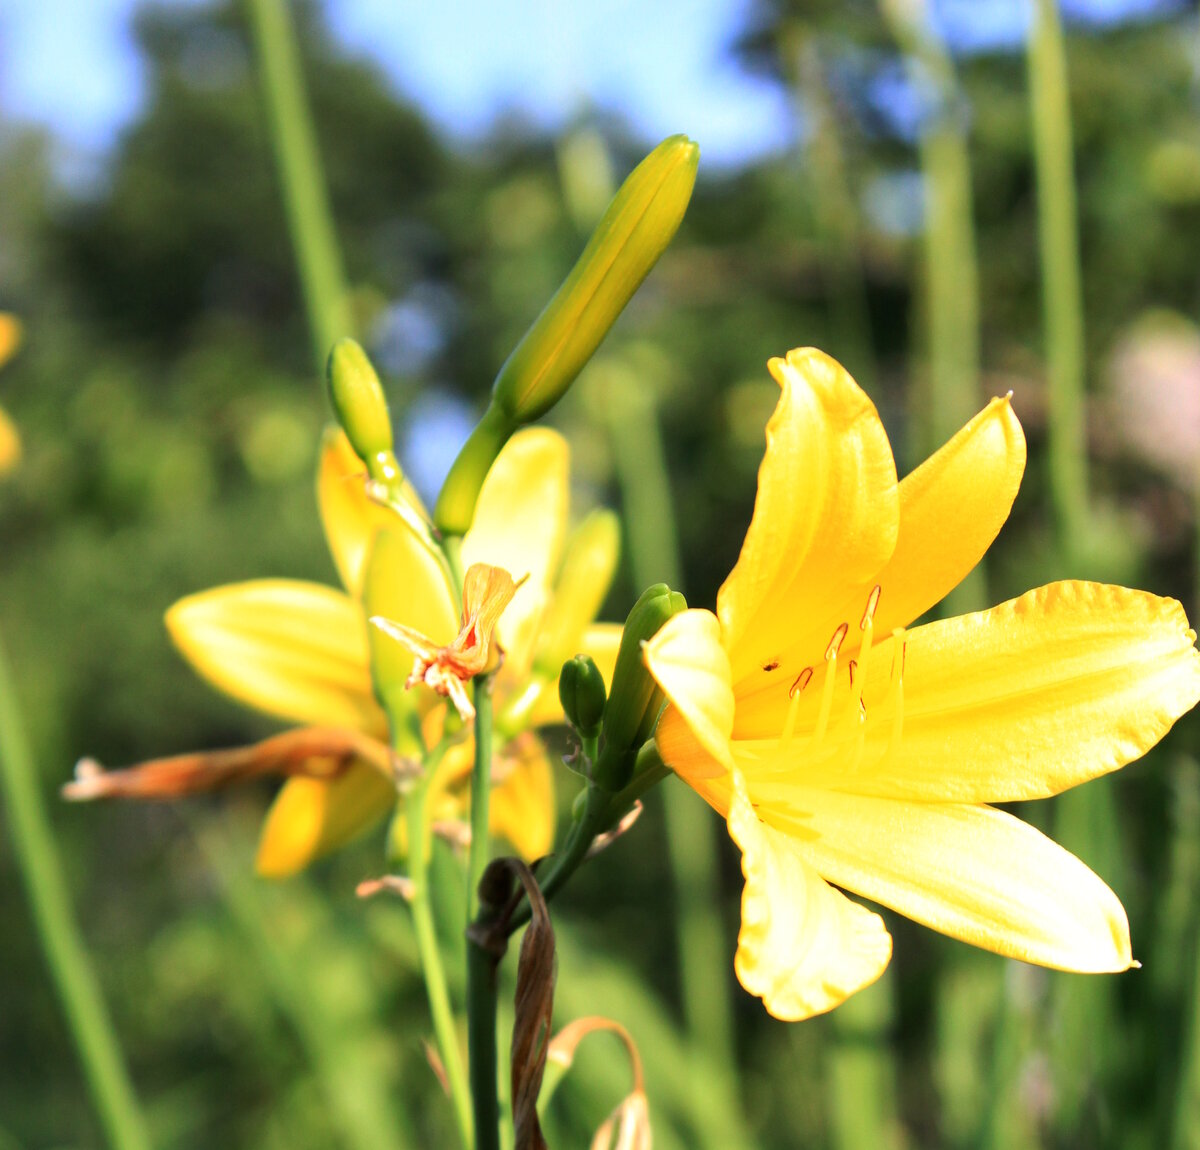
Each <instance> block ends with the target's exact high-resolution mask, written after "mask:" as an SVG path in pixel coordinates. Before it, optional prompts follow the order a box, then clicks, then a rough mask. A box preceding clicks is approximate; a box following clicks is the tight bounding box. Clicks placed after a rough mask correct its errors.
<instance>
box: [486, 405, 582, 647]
mask: <svg viewBox="0 0 1200 1150" xmlns="http://www.w3.org/2000/svg"><path fill="white" fill-rule="evenodd" d="M568 462H569V451H568V449H567V441H566V440H565V439H563V437H562V436H561V435H559V434H558V432H556V431H551V430H550V429H549V428H547V427H531V428H526V429H525V430H524V431H519V432H517V434H516V435H514V436H513V437H512V438H511V439H510V440H509V441H508V443H506V444H505V446H504V450H503V451H501V452H500V454H499V456H498V457H497V459H496V462H495V463H493V464H492V469H491V471H489V472H488V475H487V479H486V480H485V481H484V484H483V489H482V490H481V491H480V493H479V502H478V503H477V504H476V507H475V522H474V524H473V525H472V527H471V530H470V531H468V532H467V534H466V537H465V538H464V539H463V565H464V566H465V567H469V566H470V565H471V564H472V563H489V564H491V565H492V566H493V567H503V568H504V569H505V570H506V571H510V572H512V575H513V578H515V579H520V578H521V577H522V576H523V575H528V576H529V579H528V580H527V581H526V582H525V583H524V584H523V585H522V587H521V589H520V590H519V591H518V592H517V595H516V598H514V599H513V601H512V602H511V603H510V604H509V606H508V608H507V610H506V611H505V612H504V615H503V616H502V618H501V619H500V625H499V628H498V632H499V636H500V643H501V645H502V646H503V647H504V649H505V651H506V652H507V657H508V659H509V660H510V661H511V662H512V664H513V667H514V669H516V670H518V671H524V669H526V668H527V667H528V666H529V663H530V661H531V660H532V658H533V649H532V648H533V642H534V639H535V637H536V634H537V627H538V621H539V620H540V618H541V614H542V611H543V610H544V609H545V606H546V602H547V599H548V596H549V594H550V586H551V581H552V579H553V577H554V574H555V572H556V570H557V568H558V560H559V554H560V552H561V550H562V543H563V536H564V534H565V532H566V526H567V498H568V490H567V469H568Z"/></svg>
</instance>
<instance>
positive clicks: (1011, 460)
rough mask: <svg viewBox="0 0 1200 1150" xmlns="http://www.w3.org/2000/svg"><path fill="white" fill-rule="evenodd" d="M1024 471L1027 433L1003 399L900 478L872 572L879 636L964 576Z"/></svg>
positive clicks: (998, 525)
mask: <svg viewBox="0 0 1200 1150" xmlns="http://www.w3.org/2000/svg"><path fill="white" fill-rule="evenodd" d="M1024 472H1025V435H1024V433H1023V432H1022V431H1021V425H1020V423H1019V422H1017V417H1016V415H1014V414H1013V410H1012V404H1011V403H1009V401H1008V399H1007V398H1004V399H994V400H992V402H991V403H990V404H988V406H987V407H986V408H984V409H983V411H981V412H980V413H979V414H978V415H977V416H975V418H974V419H972V420H971V422H970V423H968V424H967V425H966V427H964V428H963V429H962V430H961V431H960V432H959V433H958V434H957V435H956V436H954V438H953V439H951V440H950V442H949V443H947V444H946V445H945V446H944V447H942V448H941V450H940V451H938V452H936V453H935V454H934V455H931V456H930V457H929V458H928V459H927V460H925V462H924V463H922V464H921V466H920V467H918V468H917V469H916V470H915V471H913V472H912V473H911V474H909V475H906V476H905V477H904V479H902V480H901V481H900V535H899V538H898V539H897V541H896V550H895V551H894V552H893V553H892V557H891V559H890V560H889V561H888V564H887V566H886V567H884V569H883V570H882V571H881V572H880V573H879V575H878V580H877V581H878V583H879V585H880V587H881V589H882V594H881V595H880V598H879V609H878V611H877V612H876V615H875V628H876V633H877V634H880V635H887V634H889V633H890V632H891V630H892V628H893V627H907V626H908V625H909V624H910V623H911V622H912V621H913V620H914V619H916V618H918V617H919V616H921V615H923V614H925V612H926V611H928V610H929V609H930V608H931V607H933V606H935V605H936V604H937V603H939V602H941V600H942V599H943V598H945V596H946V595H947V594H949V592H950V591H952V590H953V589H954V588H955V587H956V586H958V584H959V583H961V582H962V580H963V579H964V578H965V577H966V576H967V575H968V574H969V573H970V571H971V570H972V568H974V567H975V565H976V564H977V563H978V562H979V560H980V559H982V558H983V555H984V552H985V551H987V549H988V548H989V547H990V546H991V545H992V541H993V540H994V539H995V538H996V535H997V534H998V533H999V531H1000V528H1001V527H1003V526H1004V522H1005V520H1006V519H1007V518H1008V513H1009V511H1010V510H1011V509H1012V504H1013V500H1014V499H1015V498H1016V497H1017V489H1018V488H1019V487H1020V485H1021V476H1022V475H1023V474H1024ZM860 598H861V596H860Z"/></svg>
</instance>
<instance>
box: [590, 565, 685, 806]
mask: <svg viewBox="0 0 1200 1150" xmlns="http://www.w3.org/2000/svg"><path fill="white" fill-rule="evenodd" d="M686 608H687V601H686V600H685V599H684V597H683V596H682V595H681V594H680V593H679V592H678V591H672V590H671V589H670V588H669V587H668V586H667V585H666V584H665V583H656V584H654V586H653V587H648V588H646V590H645V591H643V592H642V595H641V598H639V599H638V601H637V602H636V603H635V604H634V605H633V610H632V611H630V612H629V617H628V618H627V619H626V620H625V630H624V631H623V632H622V635H621V647H620V650H619V651H618V652H617V664H616V668H615V669H614V670H613V680H612V691H611V692H610V693H609V696H608V706H607V707H606V708H605V710H604V724H603V728H602V731H601V740H602V745H601V750H600V756H599V758H598V759H597V761H596V764H595V767H594V768H593V771H592V777H593V779H594V780H595V782H596V783H597V784H598V785H599V786H601V787H603V788H604V789H605V790H607V791H619V790H620V789H621V788H622V787H624V786H625V784H626V783H628V782H629V778H630V775H631V774H632V772H633V763H634V760H635V759H636V758H637V753H638V751H639V750H640V749H641V746H642V744H643V743H644V742H646V740H647V739H649V738H650V736H651V735H652V734H653V733H654V725H655V723H657V722H658V714H659V712H660V711H661V710H662V705H663V693H662V690H661V689H660V688H659V686H658V684H657V683H656V682H655V681H654V679H653V677H652V676H651V674H650V672H649V671H648V670H647V669H646V666H645V664H644V663H643V661H642V644H643V643H645V642H647V641H648V640H650V639H652V638H653V637H654V636H655V635H656V634H657V633H658V630H659V628H660V627H662V625H663V624H664V623H666V621H667V620H668V619H670V618H671V616H672V615H677V614H679V612H680V611H683V610H685V609H686Z"/></svg>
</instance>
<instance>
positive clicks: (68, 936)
mask: <svg viewBox="0 0 1200 1150" xmlns="http://www.w3.org/2000/svg"><path fill="white" fill-rule="evenodd" d="M0 790H2V791H3V794H4V804H5V806H6V808H7V810H8V822H9V829H10V833H11V834H12V844H13V853H14V855H15V857H16V860H17V865H18V866H19V867H20V870H21V877H22V879H23V880H24V882H25V893H26V895H27V896H28V898H29V905H30V908H31V910H32V912H33V919H34V924H35V926H36V927H37V932H38V937H39V939H40V940H41V944H42V953H43V955H44V957H45V959H46V965H47V966H48V967H49V969H50V976H51V978H52V979H53V980H54V983H55V988H56V989H57V991H58V996H59V999H60V1000H61V1002H62V1007H63V1013H64V1014H65V1016H66V1020H67V1025H68V1027H69V1028H70V1030H71V1036H72V1038H73V1039H74V1040H75V1046H76V1049H77V1050H78V1052H79V1060H80V1062H81V1063H82V1065H83V1073H84V1077H85V1078H86V1079H87V1084H88V1089H89V1090H90V1091H91V1095H92V1101H93V1103H94V1104H95V1106H96V1110H97V1111H98V1113H99V1116H100V1122H101V1125H102V1126H103V1127H104V1133H105V1136H106V1138H107V1139H108V1142H109V1144H110V1145H111V1146H113V1147H114V1150H149V1146H150V1139H149V1137H148V1136H147V1133H146V1125H145V1120H144V1118H143V1117H142V1113H141V1110H140V1109H139V1107H138V1102H137V1098H136V1097H135V1095H134V1092H133V1087H132V1085H131V1084H130V1081H129V1075H128V1072H127V1070H126V1068H125V1062H124V1059H123V1057H122V1055H121V1048H120V1045H119V1044H118V1042H117V1038H116V1034H115V1033H114V1031H113V1027H112V1021H111V1020H110V1018H109V1016H108V1011H107V1009H106V1008H105V1005H104V1000H103V998H102V997H101V994H100V988H99V985H98V983H97V981H96V975H95V972H94V971H93V970H92V966H91V963H90V962H89V961H88V955H87V950H86V948H85V947H84V944H83V941H82V939H81V938H80V935H79V929H78V927H77V926H76V924H75V920H74V918H73V915H72V911H71V901H70V897H69V896H68V894H67V884H66V880H65V879H64V878H63V871H62V864H61V862H60V861H59V857H58V854H57V852H56V851H55V848H54V837H53V832H52V831H51V829H50V824H49V820H48V819H47V817H46V812H45V808H44V807H43V805H42V800H41V796H40V795H39V793H38V785H37V776H36V773H35V770H34V765H33V755H32V753H31V751H30V748H29V743H28V740H27V738H26V735H25V731H24V725H23V723H22V719H21V708H20V706H19V704H18V703H17V699H16V695H15V692H14V691H13V682H12V675H11V673H10V671H9V667H8V659H7V656H6V655H5V653H4V649H3V646H0Z"/></svg>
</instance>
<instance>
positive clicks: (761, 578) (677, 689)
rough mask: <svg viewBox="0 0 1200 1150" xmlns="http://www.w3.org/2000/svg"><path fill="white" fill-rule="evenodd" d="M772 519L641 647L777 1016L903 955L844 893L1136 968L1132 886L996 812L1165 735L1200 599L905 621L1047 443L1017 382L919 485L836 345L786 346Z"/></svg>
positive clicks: (988, 532) (972, 939)
mask: <svg viewBox="0 0 1200 1150" xmlns="http://www.w3.org/2000/svg"><path fill="white" fill-rule="evenodd" d="M770 369H771V372H772V374H773V375H774V377H775V379H776V380H777V381H778V383H779V385H780V387H781V389H782V394H781V396H780V399H779V404H778V406H777V408H776V410H775V414H774V416H773V417H772V419H771V421H770V423H769V424H768V426H767V447H766V455H765V457H764V459H763V463H762V467H761V468H760V470H759V480H758V497H757V501H756V504H755V508H754V516H753V519H752V521H751V524H750V528H749V531H748V532H747V535H746V540H745V543H744V545H743V547H742V551H741V555H740V557H739V559H738V562H737V564H736V566H735V567H734V569H733V571H732V573H731V574H730V575H729V577H728V579H726V581H725V583H724V585H723V586H722V588H721V590H720V593H719V595H718V597H717V610H716V614H713V613H711V612H708V611H701V610H690V611H687V612H684V613H682V614H680V615H677V616H676V617H675V618H673V619H671V620H670V622H668V623H667V625H666V626H665V627H664V628H663V629H662V631H660V632H659V634H658V635H657V636H656V637H655V638H654V639H653V640H652V641H651V642H650V643H649V644H647V647H646V649H645V657H646V662H647V665H648V666H649V668H650V670H651V672H652V673H653V674H654V676H655V678H656V679H657V680H658V682H659V683H660V685H661V686H662V688H663V691H664V692H665V694H666V696H667V698H668V700H669V706H668V708H667V710H666V712H665V713H664V716H663V718H662V721H661V722H660V724H659V728H658V732H657V740H658V744H659V747H660V750H661V752H662V754H663V757H664V759H665V760H666V762H667V763H668V764H669V765H670V766H671V767H673V768H674V770H675V771H676V772H677V773H678V774H679V776H680V777H681V778H683V779H684V780H685V781H686V782H688V783H689V784H690V785H691V786H692V787H694V788H695V789H696V790H697V791H698V792H699V793H700V794H701V795H702V796H703V797H704V798H705V799H706V800H707V801H708V802H709V803H710V804H711V805H712V806H713V807H714V808H715V809H716V810H717V811H718V812H720V813H721V814H722V815H724V816H725V818H726V819H727V822H728V827H729V832H730V834H731V835H732V837H733V838H734V840H735V841H736V842H737V844H738V846H739V847H740V848H741V851H742V868H743V872H744V875H745V883H746V885H745V890H744V894H743V898H742V928H741V933H740V936H739V939H738V952H737V957H736V963H735V965H736V970H737V974H738V977H739V979H740V980H741V982H742V985H743V986H744V987H745V988H746V989H747V990H748V991H750V992H751V993H753V994H756V995H758V996H760V997H761V998H762V999H763V1001H764V1003H765V1004H766V1007H767V1009H768V1010H769V1011H770V1012H771V1013H772V1014H774V1015H776V1016H777V1017H779V1018H784V1019H800V1018H805V1017H808V1016H810V1015H814V1014H819V1013H821V1012H822V1011H826V1010H829V1009H831V1008H832V1007H834V1006H836V1005H837V1004H838V1003H839V1002H841V1001H843V1000H844V999H845V998H846V997H847V996H849V995H850V994H852V993H854V992H855V991H856V990H859V989H861V988H862V987H864V986H866V985H868V984H869V983H871V982H872V981H873V980H874V979H876V978H877V977H878V976H879V975H880V973H881V972H882V971H883V969H884V967H885V966H886V965H887V963H888V961H889V958H890V956H891V938H890V936H889V934H888V932H887V930H886V929H885V927H884V925H883V922H882V920H881V919H880V918H879V916H878V915H876V914H874V913H873V912H871V911H869V910H867V909H866V908H865V907H862V906H860V905H858V904H857V903H855V902H853V901H851V900H850V899H849V898H847V897H846V896H845V895H843V894H842V893H840V891H839V890H837V889H835V887H841V888H844V889H845V890H848V891H851V892H853V893H856V894H859V895H861V896H863V897H865V898H868V899H871V900H872V901H874V902H877V903H880V904H882V905H883V906H886V907H890V908H891V909H893V910H895V911H898V912H899V913H901V914H903V915H906V916H907V917H909V918H912V919H915V920H916V921H917V922H921V923H924V924H925V925H927V926H930V927H932V928H933V929H935V930H939V931H941V932H943V933H945V934H949V935H952V936H953V937H955V938H959V939H963V940H964V941H966V942H969V943H972V944H974V945H976V946H981V947H985V948H987V949H989V950H993V951H996V952H997V953H999V954H1004V955H1009V956H1011V957H1014V958H1019V959H1023V960H1025V961H1027V962H1033V963H1038V964H1041V965H1044V966H1050V967H1056V968H1059V969H1063V970H1074V971H1094V972H1099V971H1120V970H1125V969H1126V968H1128V967H1129V966H1131V965H1132V964H1133V958H1132V954H1131V951H1130V942H1129V928H1128V923H1127V921H1126V917H1125V912H1124V910H1123V908H1122V906H1121V904H1120V902H1119V900H1118V899H1117V897H1116V895H1114V894H1113V892H1112V891H1111V890H1109V888H1108V887H1107V886H1106V885H1105V884H1104V883H1103V882H1102V881H1101V880H1100V879H1099V878H1098V877H1097V876H1096V875H1095V874H1093V873H1092V872H1091V871H1090V870H1089V869H1088V868H1087V867H1086V866H1084V864H1083V863H1081V862H1080V861H1079V860H1078V859H1076V858H1075V857H1074V856H1073V855H1071V854H1069V853H1068V852H1066V851H1065V850H1063V849H1062V848H1061V847H1059V846H1057V845H1056V844H1055V843H1053V842H1052V841H1051V840H1050V839H1048V838H1046V837H1045V836H1044V835H1042V834H1041V833H1040V832H1038V831H1036V830H1034V828H1033V827H1031V826H1029V825H1028V824H1026V823H1023V822H1021V821H1020V820H1018V819H1016V818H1014V817H1013V816H1012V815H1010V814H1007V813H1006V812H1004V811H1001V810H998V809H996V808H995V807H993V806H990V805H988V804H990V803H998V802H1011V801H1013V800H1019V799H1034V798H1042V797H1046V796H1049V795H1054V794H1057V793H1059V792H1060V791H1063V790H1066V789H1067V788H1068V787H1072V786H1075V785H1076V784H1078V783H1082V782H1084V781H1086V780H1087V779H1090V778H1094V777H1096V776H1098V775H1102V774H1105V773H1107V772H1109V771H1112V770H1116V769H1117V768H1118V767H1120V766H1122V765H1124V764H1125V763H1127V762H1130V761H1131V760H1133V759H1135V758H1137V757H1138V756H1140V755H1142V754H1143V753H1145V752H1146V751H1147V750H1148V749H1149V748H1150V747H1152V746H1153V745H1154V744H1155V743H1156V742H1158V740H1159V739H1161V738H1162V736H1163V735H1164V734H1165V733H1166V732H1167V730H1168V729H1169V728H1170V727H1171V725H1172V723H1173V722H1174V721H1175V720H1176V719H1177V718H1178V717H1179V716H1180V715H1182V714H1183V713H1184V712H1186V711H1187V710H1188V709H1190V708H1191V707H1192V706H1194V705H1195V703H1196V702H1197V700H1198V699H1200V653H1198V652H1197V650H1196V648H1195V646H1194V642H1195V638H1196V636H1195V633H1194V632H1193V631H1192V630H1191V629H1190V628H1189V626H1188V621H1187V618H1186V617H1185V615H1184V613H1183V609H1182V608H1181V607H1180V605H1179V604H1178V603H1176V602H1174V601H1173V600H1169V599H1160V598H1158V597H1156V596H1154V595H1149V594H1147V593H1145V592H1142V591H1132V590H1128V589H1127V588H1124V587H1110V586H1103V585H1099V584H1095V583H1085V582H1064V583H1055V584H1051V585H1050V586H1047V587H1040V588H1038V589H1037V590H1034V591H1030V592H1028V593H1027V594H1025V595H1022V596H1021V597H1020V598H1018V599H1014V600H1012V601H1010V602H1008V603H1003V604H1001V605H1000V606H998V607H994V608H992V609H991V610H989V611H981V612H977V613H975V614H971V615H964V616H960V617H958V618H952V619H944V620H940V621H937V622H933V623H928V624H926V625H923V626H919V627H914V628H912V629H911V630H910V629H908V628H909V626H910V624H911V623H912V622H913V620H914V619H916V618H917V617H919V616H920V615H922V614H923V613H924V612H926V611H927V610H929V608H931V607H933V606H934V605H935V604H936V603H937V602H938V601H939V600H940V599H941V598H942V597H943V596H944V595H945V594H946V593H947V592H948V591H949V590H950V589H951V588H953V587H954V586H955V585H956V584H957V583H958V582H959V581H960V580H961V579H962V578H963V577H964V576H965V575H966V574H967V573H968V572H969V571H970V570H971V569H972V568H973V567H974V566H975V564H976V563H977V562H978V561H979V560H980V558H981V557H982V556H983V554H984V552H985V551H986V550H987V548H988V546H989V545H990V544H991V542H992V540H993V539H994V538H995V536H996V534H997V532H998V531H999V529H1000V527H1001V526H1002V524H1003V523H1004V521H1005V520H1006V519H1007V517H1008V513H1009V510H1010V508H1011V506H1012V502H1013V499H1014V498H1015V496H1016V492H1017V487H1018V485H1019V483H1020V480H1021V475H1022V472H1023V471H1024V466H1025V442H1024V437H1023V435H1022V432H1021V427H1020V424H1019V423H1018V422H1017V419H1016V416H1015V415H1014V414H1013V412H1012V409H1011V407H1010V405H1009V402H1008V400H1007V399H998V400H993V401H992V403H991V404H989V405H988V407H986V408H985V409H984V410H983V411H982V412H980V414H979V415H977V416H976V417H975V418H974V419H973V420H971V422H970V423H968V424H967V426H966V427H964V428H963V429H962V430H961V431H960V432H959V433H958V434H957V435H956V436H955V437H954V438H953V439H951V440H950V442H949V443H947V444H946V445H945V446H944V447H943V448H942V449H941V450H940V451H938V452H937V453H936V454H935V455H933V456H932V457H931V458H930V459H928V460H927V461H926V462H925V463H924V464H922V465H921V466H920V467H919V468H917V470H916V471H914V472H913V473H912V474H911V475H909V476H908V477H907V478H905V479H904V480H903V482H900V483H897V480H896V470H895V464H894V462H893V459H892V453H891V448H890V446H889V444H888V440H887V436H886V434H885V433H884V429H883V425H882V424H881V423H880V420H879V417H878V415H877V413H876V411H875V408H874V406H873V405H872V403H871V401H870V400H869V399H868V398H867V396H866V395H865V394H864V393H863V392H862V391H861V390H860V389H859V387H858V385H857V384H856V383H855V382H854V380H852V379H851V378H850V376H849V375H848V374H847V373H846V371H845V370H844V369H843V368H842V367H841V366H840V365H839V364H837V363H836V362H835V361H834V360H832V359H830V358H829V357H828V356H826V355H824V354H822V353H821V352H819V351H815V350H812V349H803V350H798V351H792V352H790V353H789V354H788V355H787V357H786V358H785V359H773V360H772V361H771V363H770Z"/></svg>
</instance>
